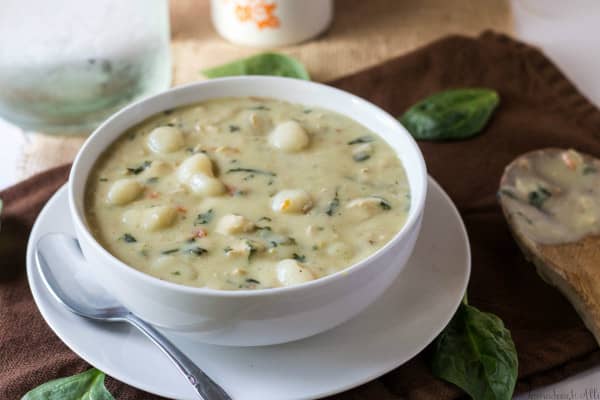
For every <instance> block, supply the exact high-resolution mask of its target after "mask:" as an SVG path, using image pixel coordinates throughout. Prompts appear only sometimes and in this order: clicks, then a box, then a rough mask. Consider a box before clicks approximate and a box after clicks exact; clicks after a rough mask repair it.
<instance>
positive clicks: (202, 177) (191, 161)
mask: <svg viewBox="0 0 600 400" xmlns="http://www.w3.org/2000/svg"><path fill="white" fill-rule="evenodd" d="M177 179H179V181H180V182H181V183H183V184H184V185H187V186H188V187H189V188H190V189H191V190H192V191H193V192H194V193H196V194H199V195H203V196H218V195H220V194H221V193H223V192H224V191H225V185H223V183H222V182H221V181H220V180H218V179H217V178H215V175H214V172H213V165H212V161H211V160H210V158H208V156H207V155H206V154H204V153H198V154H194V155H193V156H191V157H189V158H188V159H186V160H185V161H184V162H182V163H181V165H180V166H179V168H178V169H177Z"/></svg>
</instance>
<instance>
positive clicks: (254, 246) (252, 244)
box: [225, 239, 265, 258]
mask: <svg viewBox="0 0 600 400" xmlns="http://www.w3.org/2000/svg"><path fill="white" fill-rule="evenodd" d="M264 250H265V246H264V245H263V244H262V243H259V242H257V241H255V240H248V239H242V240H238V241H236V242H235V243H233V244H231V245H230V246H228V247H227V249H226V250H225V255H227V257H243V258H248V257H250V255H251V254H252V253H256V252H263V251H264Z"/></svg>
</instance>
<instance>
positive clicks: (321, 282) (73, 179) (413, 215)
mask: <svg viewBox="0 0 600 400" xmlns="http://www.w3.org/2000/svg"><path fill="white" fill-rule="evenodd" d="M248 80H257V81H259V82H260V81H262V83H264V84H265V85H268V84H278V83H279V82H283V83H289V81H293V82H294V83H293V84H296V85H306V86H307V87H308V88H312V89H314V90H319V91H329V92H331V93H333V94H334V95H337V96H346V97H348V98H349V99H350V100H352V101H353V102H354V103H355V104H357V105H358V106H359V107H360V108H363V109H364V110H365V113H374V114H378V118H382V119H384V120H387V121H388V122H391V123H392V124H393V125H395V126H397V128H398V131H399V132H398V133H400V134H403V135H405V136H407V139H408V142H409V144H410V146H411V149H410V151H411V152H414V153H415V154H416V156H417V160H418V163H419V165H418V170H419V171H422V174H421V176H420V177H418V176H417V177H416V178H417V179H418V180H420V181H421V188H422V193H421V196H418V197H415V196H414V195H413V194H414V193H413V188H412V187H410V191H411V192H410V193H411V209H410V211H409V213H408V215H407V218H406V221H405V223H404V225H403V226H402V227H401V228H400V230H398V231H397V232H396V234H395V235H394V236H393V237H392V238H391V239H390V240H389V241H388V242H387V243H385V244H384V245H383V246H382V247H380V248H379V249H377V250H376V251H375V252H373V253H371V254H370V255H369V256H367V257H366V258H363V259H362V260H360V261H358V262H356V263H354V264H351V265H349V266H347V267H346V268H344V269H342V270H339V271H336V272H334V273H332V274H330V275H326V276H323V277H321V278H318V279H315V280H312V281H309V282H304V283H300V284H298V285H292V286H283V287H276V288H265V289H236V290H223V289H212V288H207V287H195V286H187V285H182V284H179V283H174V282H170V281H165V280H161V279H159V278H157V277H154V276H152V275H150V274H147V273H145V272H142V271H139V270H137V269H136V268H134V267H132V266H129V265H128V264H127V263H125V262H123V261H121V260H120V259H118V258H117V257H116V256H114V255H113V254H112V253H110V252H109V251H108V250H106V249H105V248H104V247H103V246H102V245H101V244H100V243H99V242H98V241H97V240H96V238H95V237H94V235H93V234H92V233H91V232H90V230H89V229H88V226H87V223H86V222H85V221H86V220H85V216H84V215H82V214H81V212H80V210H79V208H78V207H77V201H76V199H75V191H74V190H73V187H74V185H75V183H77V182H78V180H79V182H80V184H81V185H84V190H83V191H82V193H83V194H84V195H85V185H87V181H88V175H86V176H84V177H79V176H78V175H79V172H78V168H77V167H78V165H79V163H80V162H81V160H82V159H83V158H84V155H86V153H87V152H88V151H90V150H89V149H90V147H92V146H93V145H95V144H94V143H93V142H94V140H93V139H94V138H95V137H97V136H100V135H102V134H103V132H104V131H105V130H107V129H109V127H110V126H111V125H112V124H113V122H114V121H115V120H117V119H119V118H122V115H123V114H127V113H130V112H131V110H132V109H137V108H139V107H140V106H141V105H143V104H144V103H147V102H149V101H152V100H155V99H156V98H159V97H165V98H167V99H168V98H169V97H171V98H173V99H174V98H175V97H176V96H175V95H176V94H177V93H178V92H186V91H190V90H210V87H211V86H215V85H217V86H218V85H220V84H222V83H223V82H228V83H235V82H244V81H248ZM219 97H231V96H214V97H213V98H219ZM263 97H269V96H263ZM271 98H274V99H279V100H283V101H288V100H286V99H284V98H278V97H276V96H273V97H271ZM167 103H173V100H167ZM190 104H192V103H190ZM182 106H184V105H183V104H182V105H177V106H175V107H182ZM172 108H173V106H171V107H169V106H165V107H164V110H163V111H165V110H169V109H172ZM323 108H324V109H327V107H323ZM158 112H160V111H157V112H154V113H152V114H148V115H146V116H145V117H144V119H147V118H150V117H151V116H152V115H155V114H157V113H158ZM334 112H335V111H334ZM340 114H342V115H344V116H346V117H348V118H351V119H354V118H353V117H352V116H349V115H347V114H344V113H340ZM136 124H137V123H131V124H129V126H128V128H127V129H129V128H131V127H132V126H135V125H136ZM122 133H124V131H123V132H122ZM122 133H121V134H122ZM375 134H377V132H375ZM378 136H379V135H378ZM380 137H381V136H380ZM382 139H383V140H386V139H385V138H383V137H382ZM113 142H114V140H113V141H111V143H113ZM386 143H387V140H386ZM388 144H389V143H388ZM392 148H393V147H392ZM104 150H106V147H105V148H104V149H102V152H103V151H104ZM102 152H100V154H102ZM394 152H395V153H396V154H397V151H396V150H394ZM97 159H98V157H95V159H94V163H95V162H96V161H97ZM407 174H408V173H407ZM427 186H428V174H427V167H426V164H425V160H424V158H423V154H422V152H421V150H420V148H419V146H418V144H417V142H416V141H415V139H414V138H413V137H412V136H411V135H410V133H409V132H408V130H407V129H406V128H405V127H404V126H403V125H402V124H401V123H400V122H399V121H398V119H396V118H394V117H393V116H391V115H390V114H389V113H387V112H386V111H384V110H383V109H381V108H380V107H378V106H376V105H375V104H373V103H371V102H369V101H367V100H365V99H363V98H361V97H359V96H356V95H354V94H352V93H349V92H346V91H344V90H341V89H338V88H335V87H332V86H329V85H326V84H323V83H318V82H312V81H305V80H299V79H294V78H285V77H274V76H235V77H226V78H216V79H211V80H207V81H199V82H192V83H188V84H185V85H179V86H176V87H173V88H170V89H168V90H165V91H163V92H160V93H158V94H156V95H152V96H147V97H144V98H142V99H140V100H137V101H134V102H132V103H130V104H129V105H127V106H125V107H123V108H122V109H120V110H119V111H118V112H116V113H114V114H112V115H111V116H110V117H109V118H107V119H106V120H105V121H104V122H102V123H101V124H100V125H99V126H98V127H97V128H96V129H95V130H94V131H93V132H92V133H91V134H90V136H89V137H88V138H87V139H86V141H85V143H84V144H83V145H82V147H81V148H80V149H79V151H78V152H77V155H76V157H75V159H74V161H73V164H72V166H71V171H70V173H69V180H68V187H69V193H68V195H69V211H70V214H71V218H72V221H73V224H74V225H75V228H76V232H78V233H79V234H80V235H81V234H82V235H83V239H84V240H86V241H87V242H88V244H91V246H92V247H93V248H94V250H95V251H97V252H99V253H100V254H101V255H102V256H103V258H105V259H108V260H109V261H111V263H112V265H111V267H116V268H119V269H121V270H122V271H123V272H124V273H126V274H128V275H130V276H132V277H135V278H137V279H141V280H143V281H145V282H146V283H148V284H149V285H154V286H158V287H163V288H164V289H167V290H174V291H178V292H183V293H186V294H193V295H205V296H208V297H215V298H217V297H255V296H269V295H278V294H282V293H291V292H298V291H303V290H307V289H310V288H317V287H320V286H325V285H327V284H329V283H331V282H333V281H336V280H339V279H342V278H344V277H347V276H348V275H349V274H352V273H355V272H356V271H359V270H362V269H364V268H367V267H368V266H369V265H370V264H372V263H373V261H374V260H376V259H378V258H380V257H381V256H382V255H383V254H384V253H386V252H388V251H390V250H391V249H392V248H393V247H395V245H396V243H398V242H400V241H401V240H402V239H403V238H404V237H405V236H406V235H407V234H408V233H409V232H410V231H412V229H413V228H414V227H415V225H417V224H419V223H420V220H421V217H422V214H423V210H424V206H425V200H426V196H427ZM413 201H417V202H416V203H412V202H413ZM412 204H415V207H412ZM417 234H418V233H417ZM78 239H79V237H78Z"/></svg>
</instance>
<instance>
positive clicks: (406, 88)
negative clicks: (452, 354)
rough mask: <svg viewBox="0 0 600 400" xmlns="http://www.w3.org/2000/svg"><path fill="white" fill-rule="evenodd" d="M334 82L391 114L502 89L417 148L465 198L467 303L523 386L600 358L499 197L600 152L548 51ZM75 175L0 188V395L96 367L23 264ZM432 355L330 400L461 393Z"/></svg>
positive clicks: (445, 54) (423, 65) (397, 63)
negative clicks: (477, 122) (562, 157)
mask: <svg viewBox="0 0 600 400" xmlns="http://www.w3.org/2000/svg"><path fill="white" fill-rule="evenodd" d="M332 85H334V86H337V87H339V88H342V89H345V90H348V91H350V92H353V93H355V94H358V95H359V96H362V97H364V98H366V99H368V100H370V101H372V102H374V103H376V104H378V105H379V106H381V107H383V108H384V109H385V110H387V111H389V112H390V113H391V114H393V115H400V114H402V112H403V111H404V110H405V109H406V108H407V107H408V106H409V105H411V104H412V103H414V102H415V101H417V100H419V99H421V98H422V97H424V96H427V95H429V94H431V93H433V92H436V91H438V90H442V89H446V88H453V87H464V86H484V87H490V88H494V89H496V90H497V91H498V92H499V93H500V96H501V99H502V103H501V105H500V108H499V109H498V111H497V113H496V114H495V116H494V117H493V120H492V121H491V123H490V125H489V126H488V127H487V128H486V129H485V131H484V132H483V133H482V134H481V135H479V136H477V137H475V138H473V139H471V140H466V141H462V142H454V143H427V142H422V143H420V145H421V149H422V150H423V152H424V154H425V158H426V161H427V165H428V168H429V171H430V173H431V175H433V177H435V179H437V180H438V182H440V183H441V185H442V186H443V187H444V188H445V189H446V191H448V193H449V194H450V196H451V197H452V199H453V200H454V201H455V202H456V204H457V205H458V207H459V209H460V212H461V214H462V216H463V218H464V220H465V223H466V226H467V230H468V232H469V235H470V239H471V248H472V252H473V272H472V278H471V283H470V285H469V300H470V302H471V303H472V304H473V305H475V306H477V307H480V308H481V309H483V310H486V311H490V312H493V313H495V314H497V315H499V316H500V317H501V318H502V319H503V320H504V321H505V323H506V325H507V326H508V327H509V329H510V330H511V331H512V335H513V338H514V340H515V343H516V346H517V350H518V352H519V362H520V365H519V383H518V386H517V390H518V391H519V392H523V391H527V390H529V389H531V388H533V387H537V386H540V385H545V384H548V383H551V382H554V381H557V380H559V379H562V378H564V377H566V376H568V375H571V374H573V373H575V372H577V371H580V370H582V369H585V368H589V367H591V366H592V365H595V364H598V363H600V351H598V346H597V344H596V342H595V341H594V338H593V337H592V335H591V334H590V333H589V332H588V331H587V329H586V328H585V326H584V325H583V323H582V322H581V320H580V319H579V317H578V316H577V314H576V313H575V311H574V310H573V308H572V307H571V306H570V305H569V303H568V302H567V301H566V300H565V299H564V298H563V297H562V296H561V295H560V293H558V292H557V291H556V290H555V289H553V288H552V287H550V286H548V285H546V284H545V283H544V282H543V281H542V280H541V279H540V278H539V277H538V276H537V275H536V273H535V270H534V268H533V266H532V265H530V264H529V263H528V262H526V261H525V259H524V258H523V256H522V255H521V253H520V251H519V249H518V248H517V246H516V245H515V243H514V241H513V240H512V238H511V236H510V234H509V232H508V229H507V226H506V223H505V221H504V218H503V217H502V214H501V212H500V208H499V206H498V204H497V201H496V190H497V185H498V181H499V179H500V176H501V174H502V170H503V168H504V166H505V165H506V164H507V163H509V162H510V161H511V160H512V159H513V158H515V157H516V156H517V155H519V154H521V153H524V152H526V151H529V150H533V149H537V148H540V147H546V146H560V147H573V148H576V149H579V150H582V151H585V152H587V153H590V154H593V155H595V156H600V112H599V111H598V110H596V109H595V108H594V107H593V106H592V105H591V104H590V103H589V102H588V101H587V100H586V99H585V98H583V97H582V96H581V94H579V93H578V92H577V90H576V89H575V88H574V87H573V85H572V84H571V83H569V81H568V80H567V79H566V78H565V77H564V76H563V75H562V74H561V72H560V71H559V70H558V69H557V68H556V67H555V66H554V65H553V64H552V63H551V62H550V61H548V60H547V59H546V58H545V57H544V56H543V55H542V54H541V53H540V52H539V51H537V50H535V49H533V48H531V47H529V46H526V45H524V44H521V43H518V42H515V41H513V40H511V39H509V38H508V37H505V36H501V35H496V34H493V33H484V34H483V35H481V36H480V37H479V38H475V39H473V38H466V37H459V36H452V37H448V38H445V39H442V40H440V41H437V42H434V43H432V44H430V45H428V46H426V47H424V48H422V49H420V50H418V51H415V52H413V53H411V54H408V55H406V56H403V57H399V58H396V59H393V60H391V61H389V62H386V63H384V64H381V65H379V66H376V67H373V68H370V69H368V70H365V71H362V72H359V73H356V74H354V75H351V76H348V77H345V78H342V79H339V80H336V81H335V82H332ZM67 172H68V166H66V167H61V168H58V169H54V170H51V171H48V172H46V173H43V174H41V175H37V176H36V177H34V178H31V179H30V180H28V181H25V182H23V183H21V184H19V185H17V186H14V187H12V188H10V189H8V190H6V191H4V192H2V193H1V194H0V197H2V198H3V199H4V200H5V204H6V210H5V213H4V216H3V221H2V232H1V234H0V235H1V241H0V398H1V399H7V400H12V399H18V398H20V397H21V396H22V395H23V394H24V393H25V392H27V391H28V390H29V389H31V388H33V387H35V386H37V385H39V384H41V383H43V382H45V381H47V380H49V379H54V378H58V377H61V376H66V375H70V374H73V373H76V372H80V371H83V370H85V369H87V368H89V365H87V364H86V363H85V362H84V361H83V360H81V359H79V358H78V357H77V356H76V355H75V354H74V353H72V352H71V351H70V350H68V349H67V348H66V347H65V345H63V344H62V343H61V342H60V340H59V339H58V338H57V337H56V336H55V335H54V334H53V333H52V332H51V331H50V329H49V328H48V327H47V326H46V324H45V322H44V321H43V320H42V318H41V316H40V314H39V313H38V311H37V309H36V307H35V305H34V303H33V299H32V297H31V294H30V292H29V288H28V287H27V281H26V276H25V267H24V265H23V263H24V259H25V256H24V254H25V244H26V239H27V234H28V231H29V229H30V227H31V225H32V223H33V221H34V219H35V217H36V215H37V214H38V212H39V211H40V209H41V207H42V206H43V205H44V203H45V202H46V200H47V199H48V198H49V196H50V195H51V194H52V193H54V192H55V190H56V189H57V188H58V187H59V186H60V185H61V184H63V183H64V182H65V180H66V177H67ZM74 329H76V327H74ZM427 353H428V351H427V350H426V351H424V352H423V353H422V354H421V355H419V356H418V357H416V358H415V359H413V360H411V361H410V362H408V363H407V364H405V365H403V366H402V367H400V368H397V369H396V370H394V371H392V372H390V373H388V374H387V375H385V376H383V377H381V378H379V379H377V380H375V381H373V382H371V383H369V384H366V385H363V386H361V387H359V388H356V389H353V390H351V391H348V392H346V393H342V394H339V395H337V396H334V397H333V399H340V400H341V399H344V400H346V399H381V400H386V399H400V398H408V399H432V400H433V399H454V398H459V397H461V396H462V395H463V394H462V392H461V391H460V390H459V389H457V388H456V387H454V386H452V385H450V384H446V383H444V382H441V381H439V380H436V379H435V378H434V377H433V376H432V375H431V374H430V373H429V371H428V369H427V366H426V357H427V355H428V354H427ZM298 379H302V377H298ZM306 384H307V385H310V382H307V383H306ZM108 387H109V389H110V391H111V392H112V393H113V395H114V396H115V398H117V399H119V400H130V399H145V400H147V399H156V398H158V397H156V396H151V395H148V394H147V393H143V392H141V391H138V390H136V389H134V388H131V387H128V386H126V385H124V384H122V383H120V382H117V381H116V380H113V379H109V380H108Z"/></svg>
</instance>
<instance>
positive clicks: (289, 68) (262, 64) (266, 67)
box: [202, 53, 310, 81]
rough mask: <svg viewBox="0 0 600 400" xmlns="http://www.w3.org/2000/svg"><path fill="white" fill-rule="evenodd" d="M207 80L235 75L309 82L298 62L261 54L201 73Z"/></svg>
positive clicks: (292, 59) (282, 55)
mask: <svg viewBox="0 0 600 400" xmlns="http://www.w3.org/2000/svg"><path fill="white" fill-rule="evenodd" d="M202 73H203V74H204V75H206V77H208V78H220V77H223V76H236V75H274V76H287V77H289V78H297V79H304V80H307V81H308V80H310V76H309V75H308V72H307V71H306V68H304V65H302V64H301V63H300V62H299V61H298V60H296V59H295V58H292V57H290V56H286V55H285V54H279V53H262V54H257V55H254V56H251V57H248V58H243V59H241V60H237V61H233V62H230V63H228V64H224V65H220V66H218V67H214V68H209V69H205V70H204V71H202Z"/></svg>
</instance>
